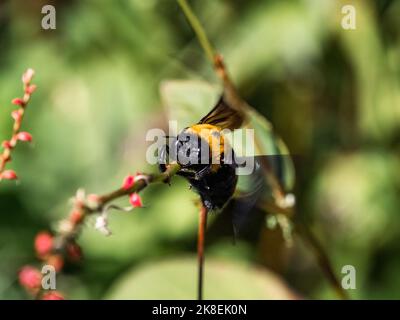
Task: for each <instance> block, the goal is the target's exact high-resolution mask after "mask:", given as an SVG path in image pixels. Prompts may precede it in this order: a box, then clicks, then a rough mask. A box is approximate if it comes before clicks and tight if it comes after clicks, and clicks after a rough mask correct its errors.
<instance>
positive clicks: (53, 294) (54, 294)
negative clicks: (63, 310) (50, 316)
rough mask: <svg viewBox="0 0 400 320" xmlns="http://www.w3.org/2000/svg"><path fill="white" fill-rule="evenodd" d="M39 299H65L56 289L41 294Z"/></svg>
mask: <svg viewBox="0 0 400 320" xmlns="http://www.w3.org/2000/svg"><path fill="white" fill-rule="evenodd" d="M41 300H65V298H64V296H63V295H62V294H61V293H59V292H58V291H51V292H46V293H45V294H43V296H42V298H41Z"/></svg>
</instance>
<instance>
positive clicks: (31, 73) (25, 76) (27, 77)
mask: <svg viewBox="0 0 400 320" xmlns="http://www.w3.org/2000/svg"><path fill="white" fill-rule="evenodd" d="M34 75H35V71H34V70H33V69H31V68H29V69H28V70H26V71H25V72H24V73H23V75H22V82H23V83H24V84H28V83H29V82H31V80H32V78H33V76H34Z"/></svg>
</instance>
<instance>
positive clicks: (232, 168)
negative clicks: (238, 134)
mask: <svg viewBox="0 0 400 320" xmlns="http://www.w3.org/2000/svg"><path fill="white" fill-rule="evenodd" d="M244 121H245V114H244V113H243V112H242V111H241V110H236V109H234V108H232V107H231V106H230V105H228V103H227V102H226V99H225V98H224V96H222V97H221V98H220V99H219V101H218V102H217V104H216V105H215V107H214V108H213V109H212V110H211V111H210V112H209V113H208V114H207V115H206V116H204V117H203V118H202V119H201V120H200V121H199V122H198V123H196V124H194V125H192V126H190V127H187V128H185V129H183V130H182V131H181V132H180V133H179V134H178V136H177V137H174V138H173V140H172V141H170V143H169V144H168V145H166V146H164V147H163V148H161V150H160V152H159V168H160V170H161V171H162V172H164V171H165V170H166V163H167V158H168V157H169V159H174V160H175V161H177V162H178V163H179V164H180V165H181V169H180V170H179V172H178V173H177V174H178V175H180V176H183V177H185V178H186V179H187V180H188V181H189V183H190V185H191V187H193V188H194V189H195V190H196V191H197V193H198V194H199V195H200V198H201V201H202V204H203V206H204V207H205V208H206V209H207V210H208V211H213V210H219V209H222V208H223V207H224V206H225V205H226V204H227V202H228V201H229V200H230V199H231V197H232V195H233V193H234V191H235V188H236V184H237V181H238V176H237V174H236V168H237V167H238V164H237V163H236V162H235V153H234V151H233V149H232V148H231V147H230V145H229V142H228V141H227V139H225V136H224V132H223V131H224V129H229V130H234V129H237V128H240V127H241V126H242V124H243V123H244ZM169 138H171V137H169Z"/></svg>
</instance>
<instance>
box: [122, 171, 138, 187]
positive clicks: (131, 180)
mask: <svg viewBox="0 0 400 320" xmlns="http://www.w3.org/2000/svg"><path fill="white" fill-rule="evenodd" d="M134 184H135V177H134V176H132V175H129V176H126V177H125V179H124V183H123V184H122V189H124V190H128V189H130V188H131V187H132V186H133V185H134Z"/></svg>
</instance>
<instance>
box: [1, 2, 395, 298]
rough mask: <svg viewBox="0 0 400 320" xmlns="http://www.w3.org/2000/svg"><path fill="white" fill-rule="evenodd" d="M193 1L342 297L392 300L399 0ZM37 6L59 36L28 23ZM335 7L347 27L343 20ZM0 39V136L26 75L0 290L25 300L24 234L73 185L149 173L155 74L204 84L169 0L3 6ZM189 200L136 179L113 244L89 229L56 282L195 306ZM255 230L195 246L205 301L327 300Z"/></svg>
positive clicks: (158, 110) (7, 199)
mask: <svg viewBox="0 0 400 320" xmlns="http://www.w3.org/2000/svg"><path fill="white" fill-rule="evenodd" d="M190 3H191V4H192V5H193V8H194V11H195V12H196V13H197V14H198V16H199V18H200V20H201V21H202V22H203V23H204V26H205V29H206V31H207V33H208V35H209V37H210V39H211V40H212V42H213V43H214V44H215V46H216V47H217V48H218V50H219V51H220V52H221V53H222V54H223V55H224V57H225V60H226V64H227V66H228V69H229V70H230V73H231V75H232V78H233V80H234V81H235V83H236V84H237V85H238V89H239V91H240V93H241V94H242V96H243V97H244V98H245V99H246V100H247V101H248V102H249V103H250V104H251V105H252V106H253V107H254V108H256V109H257V110H258V111H259V112H260V113H262V114H263V115H265V116H266V117H267V118H268V119H269V120H270V121H271V122H272V124H273V125H274V127H275V130H276V132H278V133H279V135H280V136H281V137H282V139H283V140H284V141H285V143H286V145H287V146H288V148H289V150H290V152H291V153H292V154H294V155H295V156H296V157H297V159H298V161H295V166H296V185H295V193H296V196H297V204H298V212H297V214H298V215H301V216H302V217H303V219H304V220H305V221H307V222H308V223H309V227H310V228H311V229H312V230H313V231H314V232H315V233H316V234H317V236H318V239H319V240H320V242H321V244H322V245H323V246H324V247H325V248H326V251H327V252H328V254H329V256H330V257H331V259H332V263H333V267H334V269H335V272H336V274H337V275H338V276H340V278H341V276H342V275H341V274H340V271H341V269H342V266H343V265H353V266H354V267H355V268H356V271H357V273H356V274H357V278H356V279H357V282H356V284H357V288H356V289H355V290H350V291H349V294H350V296H351V297H353V298H378V299H382V298H389V299H394V298H397V299H398V298H400V290H399V288H400V274H399V272H398V270H399V269H400V255H399V249H400V216H399V214H400V212H399V211H400V197H399V191H400V170H399V168H400V167H399V165H400V157H399V151H400V145H399V138H400V86H399V80H400V39H399V36H400V20H399V19H398V17H399V15H400V2H399V1H387V0H381V1H378V0H376V1H373V0H364V1H351V0H343V1H341V0H325V1H320V0H288V1H278V0H264V1H253V0H249V1H236V0H235V1H233V0H219V1H212V0H203V1H190ZM45 4H52V5H54V6H55V8H56V10H57V11H56V12H57V13H56V19H57V20H56V21H57V29H56V30H43V29H41V20H42V17H43V15H42V14H41V8H42V6H43V5H45ZM346 4H353V5H354V6H355V8H356V30H344V29H343V28H342V27H341V19H342V17H343V15H342V13H341V8H342V6H343V5H346ZM0 48H1V49H0V70H1V71H0V140H4V139H7V138H8V136H9V133H10V130H11V126H12V119H11V118H10V116H9V115H10V111H11V110H12V106H11V104H10V101H11V99H12V98H14V97H16V96H19V95H20V94H21V91H22V88H21V87H22V85H21V82H20V77H21V74H22V72H23V71H24V70H25V69H26V68H28V67H32V68H34V69H35V70H36V76H35V79H34V83H36V84H37V85H38V90H37V92H35V94H34V96H33V98H32V101H31V103H30V105H29V108H28V110H27V114H26V118H25V120H24V123H23V129H24V130H25V131H28V132H30V133H31V134H32V135H33V137H34V144H33V147H30V146H28V145H22V144H21V145H19V146H18V148H17V150H16V152H15V153H14V159H13V162H12V165H11V166H12V168H13V169H15V170H16V171H17V173H18V175H19V176H20V177H21V181H20V182H19V183H18V184H17V185H16V184H14V183H8V182H2V183H1V184H0V299H27V298H28V295H26V293H25V292H24V290H23V289H22V288H20V287H19V285H18V281H17V273H18V270H19V268H20V267H21V266H23V265H25V264H27V263H29V264H31V263H34V261H36V260H35V254H34V250H33V239H34V237H35V234H36V233H37V232H39V231H41V230H47V229H49V228H50V227H54V223H55V222H56V221H57V220H59V219H61V218H63V217H65V216H66V215H67V213H68V210H69V208H70V203H69V201H68V200H69V199H70V198H71V197H72V196H73V195H74V194H75V192H76V190H77V189H78V188H80V187H82V188H84V189H85V190H87V191H88V192H90V193H104V192H107V191H110V190H113V189H115V188H116V187H119V186H120V185H121V181H122V179H123V177H124V176H125V175H127V174H128V173H135V172H136V171H146V172H153V171H156V170H157V167H156V166H151V165H149V164H147V162H146V159H145V154H146V148H147V146H148V143H147V142H146V140H145V136H146V132H147V129H149V128H155V127H165V124H166V119H167V116H166V114H165V112H164V111H165V109H164V108H163V105H162V102H161V101H162V99H161V97H160V90H159V88H160V84H161V83H162V82H163V81H165V80H168V79H185V80H202V81H208V82H211V83H216V82H217V79H216V78H215V76H214V74H213V71H212V69H211V67H210V64H209V62H208V61H207V60H206V57H205V55H204V53H203V52H202V50H201V48H200V47H199V45H198V42H197V40H196V39H195V37H194V34H193V32H192V30H191V29H190V27H189V25H188V23H187V21H186V20H185V18H184V16H183V14H182V12H181V11H180V9H179V7H178V5H177V3H176V2H175V1H173V0H160V1H156V0H147V1H141V0H116V1H106V0H96V1H94V0H87V1H64V0H58V1H50V0H47V1H46V0H43V1H41V0H40V1H39V0H35V1H33V0H29V1H27V0H13V1H7V0H6V1H1V3H0ZM207 111H208V109H207V108H205V110H204V112H207ZM195 199H196V195H195V194H194V193H193V192H192V191H190V190H188V186H187V182H185V181H184V180H183V179H180V178H176V179H174V181H173V184H172V186H171V187H167V186H165V185H159V186H158V185H157V186H152V187H150V188H148V189H146V190H145V192H144V193H143V201H144V203H145V205H146V208H144V209H142V210H140V211H134V213H118V212H115V213H114V212H113V213H111V216H110V228H111V229H112V231H113V235H112V236H111V237H104V236H103V235H102V234H100V233H99V232H97V231H96V230H94V228H93V223H94V220H90V221H88V222H87V226H86V227H85V228H84V230H83V232H82V234H81V236H80V238H79V243H80V245H81V246H82V248H83V253H84V259H83V261H82V262H81V263H78V264H75V265H67V266H66V269H65V272H64V273H63V274H60V275H58V277H57V289H58V290H60V291H62V292H63V293H65V294H66V296H67V297H68V298H70V299H129V298H132V299H147V298H155V299H157V298H180V299H193V298H195V292H196V291H195V288H196V272H197V268H196V263H195V252H196V251H195V250H196V236H197V231H196V230H197V209H196V206H195V205H194V200H195ZM119 203H120V204H123V205H126V204H128V202H127V199H123V200H121V201H119ZM264 229H265V230H263V231H261V233H260V234H258V236H257V237H256V241H251V242H250V241H241V240H240V239H239V241H238V243H237V244H236V246H233V245H232V239H231V238H229V237H220V238H217V239H216V240H213V241H210V242H209V243H208V246H207V251H206V274H205V297H206V298H219V299H229V298H244V299H246V298H247V299H251V298H253V299H274V298H283V299H290V298H295V297H303V298H316V299H322V298H330V299H331V298H332V299H335V298H337V296H336V295H335V293H334V291H333V290H332V288H331V287H330V286H329V283H328V281H327V280H326V278H325V277H324V276H323V273H322V272H321V270H320V269H319V268H318V264H317V262H316V260H315V256H314V255H313V254H312V251H310V249H309V248H308V247H307V246H306V245H305V244H304V243H303V242H302V241H301V239H298V238H296V237H295V238H294V242H293V245H292V247H290V248H288V247H287V246H285V244H284V242H282V235H281V232H280V230H269V231H268V230H267V228H264Z"/></svg>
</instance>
